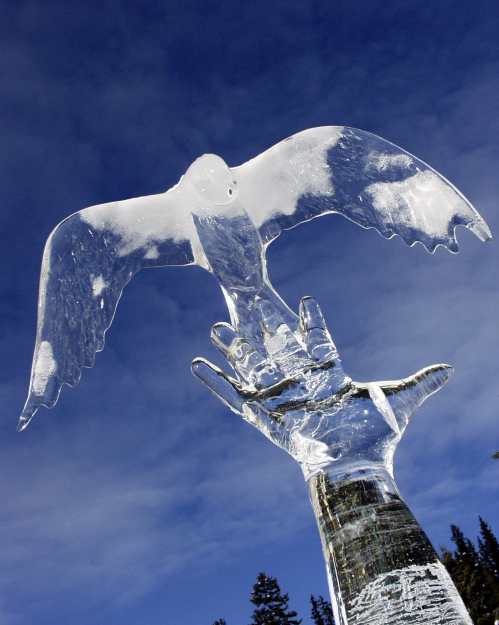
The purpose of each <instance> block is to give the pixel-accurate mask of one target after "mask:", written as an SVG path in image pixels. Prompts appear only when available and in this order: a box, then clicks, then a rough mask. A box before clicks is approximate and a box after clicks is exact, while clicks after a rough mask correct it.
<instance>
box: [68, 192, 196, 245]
mask: <svg viewBox="0 0 499 625" xmlns="http://www.w3.org/2000/svg"><path fill="white" fill-rule="evenodd" d="M192 206H193V202H192V197H191V195H190V194H189V193H188V190H185V192H184V190H183V191H182V193H179V192H178V185H177V186H175V187H172V189H170V190H169V191H167V192H166V193H159V194H157V195H146V196H142V197H137V198H132V199H129V200H122V201H119V202H109V203H108V204H97V205H96V206H90V207H88V208H85V209H83V210H82V211H80V216H81V218H82V219H83V220H84V221H85V222H86V223H88V224H90V225H91V226H92V227H93V228H95V229H97V230H110V231H111V232H112V233H113V234H116V235H118V236H119V237H120V239H121V245H120V247H119V249H118V255H119V256H126V255H127V254H130V253H132V252H134V251H135V250H138V249H140V248H142V247H147V248H150V247H151V245H154V242H155V241H165V240H168V239H171V240H173V241H183V240H190V239H191V238H192V236H193V231H194V226H193V224H192V220H191V209H192Z"/></svg>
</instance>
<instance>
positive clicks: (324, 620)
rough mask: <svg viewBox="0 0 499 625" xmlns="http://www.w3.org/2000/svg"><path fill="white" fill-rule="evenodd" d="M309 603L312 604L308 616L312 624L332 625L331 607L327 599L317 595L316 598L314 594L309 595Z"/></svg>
mask: <svg viewBox="0 0 499 625" xmlns="http://www.w3.org/2000/svg"><path fill="white" fill-rule="evenodd" d="M310 604H311V606H312V609H311V611H310V616H311V617H312V620H313V622H314V625H334V616H333V608H332V607H331V604H330V603H329V601H326V599H324V597H321V596H319V598H318V599H316V598H315V597H314V595H311V596H310Z"/></svg>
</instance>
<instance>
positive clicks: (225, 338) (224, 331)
mask: <svg viewBox="0 0 499 625" xmlns="http://www.w3.org/2000/svg"><path fill="white" fill-rule="evenodd" d="M236 337H237V334H236V331H235V330H234V328H233V327H232V326H231V325H229V324H228V323H216V324H215V325H214V326H213V327H212V329H211V338H212V340H213V342H214V343H215V344H216V345H218V346H219V347H223V348H225V349H230V347H231V345H232V343H233V342H234V340H235V339H236Z"/></svg>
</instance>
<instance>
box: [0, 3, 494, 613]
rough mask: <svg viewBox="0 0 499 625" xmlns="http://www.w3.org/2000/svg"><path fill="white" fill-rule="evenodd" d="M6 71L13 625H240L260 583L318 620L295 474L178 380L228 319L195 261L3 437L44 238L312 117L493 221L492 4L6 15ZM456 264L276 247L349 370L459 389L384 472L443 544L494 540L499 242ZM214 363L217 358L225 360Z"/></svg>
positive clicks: (29, 339) (297, 241)
mask: <svg viewBox="0 0 499 625" xmlns="http://www.w3.org/2000/svg"><path fill="white" fill-rule="evenodd" d="M1 10H2V20H1V24H0V30H1V42H2V43H1V47H2V53H1V54H0V71H1V76H2V80H1V82H0V90H1V94H0V111H1V113H0V123H1V135H2V150H0V159H1V165H0V182H1V184H0V189H1V191H0V192H1V195H2V210H1V212H0V220H1V236H2V245H1V248H0V253H1V255H2V259H1V262H2V267H3V268H4V270H3V271H2V272H1V274H0V289H1V300H0V301H1V304H0V306H1V307H0V353H1V355H2V362H3V363H4V366H3V367H2V369H1V371H0V401H1V405H2V411H1V420H0V428H1V440H0V445H1V453H0V489H1V493H2V502H3V505H2V506H1V507H0V553H1V562H2V565H1V567H2V574H1V575H0V625H24V624H28V623H29V624H31V623H36V625H49V624H50V625H53V624H54V623H70V624H71V625H100V624H104V623H105V624H106V625H180V624H181V625H202V624H203V623H206V624H208V625H209V624H211V623H212V622H213V621H214V620H215V619H216V618H217V617H219V616H225V618H226V619H227V621H228V623H229V625H241V624H243V623H245V622H248V619H249V614H250V610H251V609H250V606H249V603H248V600H247V597H248V595H249V590H250V587H251V585H252V583H253V581H254V579H255V577H256V574H257V573H258V572H259V571H260V570H265V571H267V572H268V573H270V574H273V575H275V576H277V577H278V578H279V580H280V581H281V584H282V586H283V587H284V588H285V589H286V590H287V591H288V592H289V593H290V596H291V599H292V606H293V607H294V608H296V609H298V610H299V611H300V612H301V613H302V614H304V615H305V614H306V613H308V605H307V602H308V596H309V594H310V593H311V592H313V593H316V594H317V593H322V594H325V593H326V592H327V591H326V582H325V574H324V572H323V565H322V556H321V553H320V546H319V540H318V537H317V534H316V529H315V525H314V519H313V516H312V513H311V510H310V509H309V505H308V502H307V498H306V490H305V486H304V484H303V480H302V478H301V475H300V472H299V469H298V468H297V466H295V465H294V464H293V462H292V461H291V460H290V459H288V457H287V456H286V455H285V454H284V453H283V452H281V451H280V450H278V449H276V448H274V447H272V446H271V444H270V443H268V442H267V441H266V440H265V439H263V437H261V436H260V435H259V433H258V432H256V431H252V430H251V429H250V427H249V426H248V425H246V424H244V423H242V422H239V421H238V420H237V419H236V418H235V417H234V416H233V415H232V414H230V413H229V412H228V411H227V410H225V409H224V408H223V407H222V406H221V405H220V404H218V403H217V402H216V400H215V399H214V398H213V397H212V396H211V395H209V394H208V393H207V392H206V391H205V389H203V388H201V386H200V385H199V384H198V383H197V382H196V380H195V379H194V378H193V377H192V376H191V374H190V370H189V365H190V361H191V359H192V357H194V356H196V355H205V356H208V357H210V358H212V359H216V358H217V356H216V354H215V353H214V350H213V349H212V348H211V347H210V346H209V340H208V335H209V329H210V326H211V324H212V323H214V322H215V321H219V320H224V319H226V317H227V313H226V310H225V305H224V302H223V299H222V296H221V293H220V292H219V290H218V287H217V286H216V284H215V281H214V280H213V279H212V278H211V276H209V275H208V274H207V273H205V272H204V271H202V270H201V269H199V268H187V269H185V268H178V269H177V268H175V269H163V270H149V271H145V272H143V273H142V274H140V275H139V276H138V277H137V278H136V279H135V280H134V281H133V282H132V283H131V284H130V285H129V287H127V289H126V292H125V294H124V297H123V300H122V302H121V304H120V307H119V310H118V314H117V317H116V320H115V322H114V325H113V327H112V329H111V331H110V332H109V333H108V340H107V347H106V350H105V351H104V352H103V353H102V354H100V355H99V356H98V358H97V365H96V367H95V368H94V369H92V370H86V371H85V372H84V378H83V381H82V383H81V384H80V386H79V387H78V388H77V389H75V390H69V389H65V391H64V393H63V395H62V397H61V401H60V403H59V404H58V405H57V407H56V408H54V409H53V410H52V411H50V412H49V411H46V410H41V411H40V413H39V415H37V417H36V419H35V421H34V422H33V424H32V426H30V428H29V429H28V430H27V431H26V432H24V433H23V434H17V433H16V432H15V426H16V421H17V417H18V414H19V411H20V409H21V407H22V404H23V402H24V398H25V392H26V387H27V382H28V376H29V369H30V364H31V356H32V349H33V340H34V332H35V323H36V319H35V315H36V298H37V284H38V275H39V268H40V261H41V254H42V249H43V245H44V242H45V239H46V237H47V236H48V234H49V232H50V231H51V229H52V228H53V227H54V226H55V225H56V224H57V223H58V222H59V221H60V220H61V219H62V218H64V217H65V216H66V215H67V214H69V213H71V212H73V211H75V210H78V209H80V208H83V207H84V206H89V205H91V204H96V203H101V202H105V201H110V200H115V199H119V198H125V197H133V196H139V195H145V194H149V193H158V192H160V191H163V190H165V189H167V188H168V187H170V186H171V185H172V184H174V183H175V182H176V181H177V180H178V178H179V177H180V175H181V174H182V173H183V172H184V171H185V169H186V168H187V167H188V165H189V164H190V163H191V162H192V160H193V159H194V158H196V157H197V156H199V155H200V154H202V153H205V152H215V153H218V154H220V155H221V156H223V158H224V159H225V160H226V161H227V162H228V163H229V164H230V165H236V164H239V163H241V162H244V161H245V160H247V159H248V158H250V157H252V156H254V155H255V154H258V153H259V152H261V151H262V150H263V149H265V148H266V147H269V146H270V145H272V144H274V143H275V142H277V141H278V140H280V139H282V138H284V137H286V136H288V135H290V134H292V133H293V132H296V131H299V130H302V129H304V128H308V127H313V126H318V125H325V124H345V125H349V126H354V127H359V128H363V129H365V130H370V131H372V132H375V133H377V134H380V135H381V136H383V137H385V138H387V139H389V140H391V141H393V142H395V143H397V144H399V145H400V146H402V147H404V148H405V149H407V150H409V151H410V152H413V153H414V154H416V155H417V156H419V157H420V158H422V159H424V160H426V161H427V162H429V163H430V164H431V165H432V166H433V167H435V168H436V169H437V170H439V171H440V172H441V173H443V174H444V175H445V176H447V177H448V178H449V179H450V180H452V181H453V182H454V183H455V184H456V185H457V186H458V187H459V189H460V190H461V191H463V192H464V193H465V194H466V195H467V196H468V197H469V198H470V200H471V201H472V202H473V203H474V204H475V206H476V207H477V208H478V210H479V211H480V212H481V213H482V215H483V216H484V217H485V219H486V220H487V221H488V223H489V225H490V227H491V229H492V231H493V233H496V236H497V233H498V232H499V217H498V212H497V196H498V191H499V189H498V182H497V180H498V163H499V154H498V130H499V118H498V115H497V112H498V111H499V79H498V77H499V48H498V45H497V32H498V30H499V8H498V7H497V4H496V3H494V2H491V1H490V2H486V1H481V0H477V1H474V2H473V3H461V2H459V1H457V0H456V1H449V0H440V1H439V2H431V3H430V2H428V3H422V2H416V1H411V0H406V1H405V2H403V3H402V2H392V1H388V2H387V1H386V0H385V1H383V2H377V1H374V0H373V1H370V2H363V1H361V2H357V3H352V2H347V1H341V2H338V1H336V0H329V1H328V2H322V1H320V0H316V1H314V2H290V1H289V0H288V1H287V2H276V1H272V0H270V1H267V2H259V1H256V2H251V3H239V2H233V3H228V2H227V3H222V2H212V1H204V2H201V1H200V0H197V1H185V0H184V1H182V2H180V1H177V2H171V1H169V0H164V1H163V2H152V1H149V0H143V1H141V2H125V1H121V2H120V1H118V0H113V1H107V2H99V3H93V2H85V3H83V2H54V1H50V0H49V1H47V2H40V1H38V2H26V1H22V0H21V1H20V2H16V3H13V2H5V1H4V2H3V3H2V7H1ZM460 241H461V252H460V254H459V255H457V256H453V255H450V254H448V253H447V252H445V251H443V250H441V249H439V250H437V252H436V254H435V255H434V256H430V255H428V254H426V252H425V251H424V250H423V249H422V248H421V247H420V246H416V247H415V248H412V249H409V248H407V247H406V246H405V245H404V244H403V243H402V241H400V240H392V241H386V240H384V239H382V238H381V237H379V236H377V235H376V234H375V233H374V232H372V231H371V232H365V231H363V230H361V229H360V228H358V227H357V226H355V225H353V224H351V223H349V222H347V221H346V220H343V219H341V218H340V217H328V218H323V219H320V220H315V221H314V222H311V223H309V224H306V225H304V226H302V227H300V228H298V229H295V230H292V231H290V232H287V233H285V234H284V235H283V236H282V237H280V239H279V240H278V241H277V242H275V243H274V244H273V245H272V246H271V248H270V249H269V267H270V274H271V277H272V281H273V283H274V285H275V287H276V288H277V290H278V291H279V292H280V293H281V294H282V295H283V297H284V298H285V299H286V301H287V302H288V303H289V304H290V305H291V306H292V307H294V308H296V306H297V303H298V301H299V298H300V297H301V296H302V295H304V294H311V295H314V296H315V297H317V299H318V300H319V301H320V302H321V304H322V306H323V309H324V311H325V314H326V317H327V319H328V321H329V324H330V327H331V330H332V332H333V335H334V337H335V339H336V342H337V344H338V347H339V348H340V350H341V352H342V354H343V360H344V365H345V368H346V369H347V371H348V372H349V373H350V374H351V375H352V376H353V377H354V378H357V379H360V380H374V379H385V378H395V377H403V376H405V375H408V374H409V373H412V372H413V371H415V370H417V369H419V368H420V367H422V366H424V365H427V364H431V363H433V362H441V361H444V362H449V363H451V364H453V365H455V367H456V374H455V376H454V378H453V379H452V381H451V382H450V383H449V385H448V386H447V387H446V389H445V390H444V391H442V392H441V393H440V394H439V395H438V396H436V397H435V398H432V399H431V400H429V402H428V403H427V404H425V406H424V407H423V408H422V409H420V411H419V412H418V413H417V414H416V416H415V418H414V421H413V423H412V425H411V426H410V427H409V429H408V431H407V433H406V436H405V439H404V441H403V443H402V444H401V445H400V447H399V450H398V452H397V456H396V462H395V465H396V475H397V478H398V482H399V484H400V488H401V490H402V493H403V494H404V496H405V497H406V499H407V501H408V503H409V505H410V506H411V508H412V509H413V511H414V513H415V514H416V516H417V518H418V519H419V521H420V522H421V524H422V525H423V527H424V528H425V530H426V531H427V532H428V534H429V535H430V537H431V539H432V540H433V541H434V543H435V544H436V545H437V546H438V545H440V544H444V543H446V542H447V540H448V534H449V530H448V526H449V524H450V523H451V522H454V523H458V524H459V525H460V526H461V527H462V528H463V529H464V531H465V532H466V533H468V534H470V535H474V534H475V533H476V530H477V515H478V514H481V515H482V516H484V517H485V518H486V519H488V520H489V522H490V523H491V524H492V525H493V526H494V527H495V529H496V531H499V519H498V503H497V502H498V500H499V497H498V494H497V485H498V483H499V462H496V463H494V461H492V460H491V459H490V455H491V453H492V452H493V451H494V450H495V449H498V448H499V437H498V428H497V418H498V414H497V403H498V396H499V387H498V384H497V374H498V366H497V354H498V347H499V331H498V323H497V310H498V309H499V285H498V281H497V264H498V256H499V251H498V244H497V239H496V240H495V241H492V242H491V243H490V244H487V245H484V244H481V243H480V242H479V241H478V240H476V239H474V237H473V236H472V235H471V234H469V233H467V232H466V231H463V232H461V233H460ZM219 362H220V361H219Z"/></svg>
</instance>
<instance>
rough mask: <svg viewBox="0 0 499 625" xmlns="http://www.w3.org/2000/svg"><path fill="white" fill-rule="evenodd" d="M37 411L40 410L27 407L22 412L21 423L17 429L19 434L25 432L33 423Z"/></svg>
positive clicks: (19, 422) (18, 423)
mask: <svg viewBox="0 0 499 625" xmlns="http://www.w3.org/2000/svg"><path fill="white" fill-rule="evenodd" d="M37 410H38V408H36V407H33V406H26V407H25V408H24V410H23V411H22V414H21V416H20V417H19V421H18V422H17V428H16V429H17V431H18V432H24V430H25V429H26V428H27V427H28V425H29V424H30V423H31V420H32V419H33V417H34V416H35V414H36V411H37Z"/></svg>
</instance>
